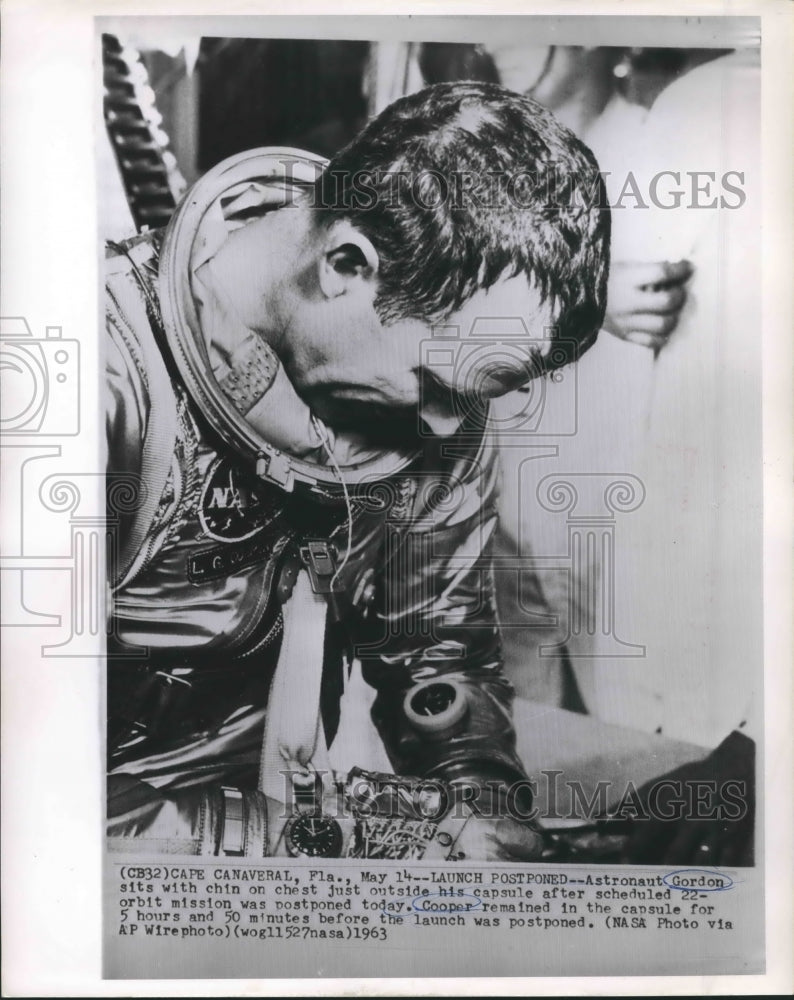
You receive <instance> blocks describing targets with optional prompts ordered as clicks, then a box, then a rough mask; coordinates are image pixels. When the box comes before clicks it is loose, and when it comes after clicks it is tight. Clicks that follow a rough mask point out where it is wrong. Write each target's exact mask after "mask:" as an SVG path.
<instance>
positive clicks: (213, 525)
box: [199, 458, 281, 542]
mask: <svg viewBox="0 0 794 1000" xmlns="http://www.w3.org/2000/svg"><path fill="white" fill-rule="evenodd" d="M280 510H281V508H280V507H279V506H278V505H277V504H276V503H275V502H274V498H272V497H271V496H270V494H269V491H268V490H267V489H266V487H264V486H262V487H260V488H258V484H257V483H252V482H251V480H250V479H249V478H247V477H246V476H244V475H243V474H241V472H240V470H239V469H238V468H236V467H235V466H234V465H233V464H232V462H230V461H229V459H227V458H219V459H217V460H216V461H215V462H214V463H213V465H212V466H211V467H210V470H209V472H208V474H207V478H206V479H205V481H204V487H203V489H202V491H201V501H200V503H199V521H200V522H201V527H202V528H203V529H204V531H205V532H206V534H207V535H208V536H209V537H210V538H214V539H215V540H216V541H218V542H242V541H244V540H245V539H246V538H252V537H253V536H254V535H256V534H257V533H258V532H260V531H261V530H262V529H263V528H265V527H267V525H268V524H270V523H271V522H272V521H273V520H274V519H275V518H276V517H277V516H278V514H279V513H280Z"/></svg>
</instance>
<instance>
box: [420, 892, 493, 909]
mask: <svg viewBox="0 0 794 1000" xmlns="http://www.w3.org/2000/svg"><path fill="white" fill-rule="evenodd" d="M411 906H412V907H413V909H414V911H415V912H416V913H471V912H472V911H474V910H479V909H480V908H481V907H482V900H481V899H480V897H479V896H473V895H472V894H471V893H469V892H460V893H456V894H455V895H454V896H451V895H450V894H449V892H444V891H442V892H431V893H429V894H428V895H426V896H414V898H413V899H412V900H411Z"/></svg>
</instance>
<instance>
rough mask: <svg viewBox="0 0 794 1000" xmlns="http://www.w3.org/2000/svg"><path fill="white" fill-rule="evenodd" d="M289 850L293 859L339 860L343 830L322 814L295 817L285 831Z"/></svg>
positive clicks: (304, 814)
mask: <svg viewBox="0 0 794 1000" xmlns="http://www.w3.org/2000/svg"><path fill="white" fill-rule="evenodd" d="M284 839H285V841H286V844H287V850H288V851H289V853H290V854H291V855H292V856H293V857H298V855H300V854H304V855H306V856H307V857H310V858H338V857H339V856H340V854H341V853H342V828H341V827H340V825H339V824H338V823H337V821H336V820H335V819H332V818H331V817H330V816H324V815H323V814H322V813H303V814H302V815H301V816H293V817H292V819H291V820H289V821H288V823H287V826H286V828H285V830H284Z"/></svg>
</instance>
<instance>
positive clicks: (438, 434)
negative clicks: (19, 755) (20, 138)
mask: <svg viewBox="0 0 794 1000" xmlns="http://www.w3.org/2000/svg"><path fill="white" fill-rule="evenodd" d="M112 13H113V12H112V11H105V12H103V14H102V15H101V16H97V17H95V18H93V19H92V25H91V27H92V38H91V51H92V54H93V72H92V80H91V88H90V89H91V91H92V93H91V95H90V99H91V101H92V131H93V137H94V141H93V146H92V148H91V149H90V150H89V151H87V152H86V153H85V155H86V156H90V159H91V162H92V167H93V190H94V209H95V210H94V211H93V213H92V215H91V219H92V221H93V229H92V233H93V239H94V241H95V251H96V252H95V259H96V261H97V265H96V271H95V274H96V281H95V284H94V287H93V289H92V288H90V287H84V286H85V285H86V284H87V283H86V282H82V283H81V286H80V293H79V294H80V295H81V296H85V297H86V300H87V301H88V308H89V309H91V308H92V306H91V303H90V296H91V295H92V294H93V296H94V303H95V306H94V307H93V308H94V312H95V315H96V317H97V320H96V328H95V329H94V330H89V331H85V332H79V331H76V330H75V329H74V328H73V327H72V326H70V325H69V323H68V320H67V319H64V320H61V319H60V318H59V317H55V316H52V317H46V318H45V320H44V321H43V322H41V321H40V320H39V318H38V314H36V313H34V312H33V311H32V309H31V310H29V311H28V312H26V313H25V315H24V316H23V315H22V313H23V312H24V310H25V307H24V304H20V305H18V304H17V302H16V300H14V301H9V300H10V299H11V296H9V297H8V300H7V302H4V303H3V310H2V316H3V319H2V352H3V360H2V370H3V371H2V374H3V388H4V404H3V415H2V437H3V442H2V443H3V445H4V448H3V461H4V465H5V470H6V472H5V474H4V482H5V483H6V484H7V485H6V487H5V488H4V492H6V500H5V501H4V508H5V510H4V543H6V539H8V540H9V542H8V543H7V544H4V555H3V564H2V568H3V584H4V595H5V596H4V607H3V625H4V626H8V629H6V628H4V633H5V637H7V636H8V635H9V634H10V633H12V632H13V639H14V640H15V641H17V642H18V641H19V640H20V637H24V636H26V635H30V636H31V637H32V639H31V646H32V647H34V646H35V649H36V653H35V655H36V656H39V655H41V657H43V658H47V657H49V658H51V659H50V660H49V661H48V662H50V663H51V664H53V665H55V664H57V665H58V666H59V669H60V671H61V672H63V671H68V670H79V669H82V667H83V666H84V665H85V669H86V671H87V672H89V671H90V672H93V674H94V675H95V678H96V680H95V683H96V690H97V692H98V695H97V704H96V705H95V706H94V707H93V709H92V711H93V713H94V715H95V717H96V719H97V720H98V721H97V722H96V726H98V732H97V736H96V738H95V742H94V744H92V746H95V747H96V748H98V751H97V752H95V753H94V756H95V759H94V760H93V761H91V760H88V761H87V766H88V767H91V768H94V770H95V772H96V774H97V780H96V781H95V782H94V784H93V785H92V787H93V789H94V790H93V791H92V793H91V794H92V795H93V796H94V797H95V798H96V799H97V805H99V804H100V803H101V813H102V815H101V817H99V816H98V817H97V820H98V822H97V829H96V831H95V834H96V837H97V840H96V847H95V852H96V853H95V863H96V865H98V866H99V867H101V885H100V884H99V883H96V882H93V883H92V886H94V887H95V888H96V887H98V889H99V894H98V898H97V899H96V900H94V902H93V904H92V905H95V906H96V907H101V917H100V920H101V927H100V931H101V940H102V960H101V962H102V973H101V975H102V977H103V978H104V979H106V980H108V981H114V980H115V981H119V980H128V981H131V982H133V983H142V982H143V981H145V980H149V979H157V980H172V981H177V980H200V979H205V980H230V981H231V980H238V981H239V980H246V981H247V982H256V981H266V980H277V979H280V980H291V979H298V978H306V977H309V978H316V977H319V978H321V979H323V978H325V979H328V981H329V982H332V981H333V980H335V979H341V978H352V979H356V978H371V979H379V980H381V979H382V980H383V981H384V983H385V982H387V981H388V980H390V979H398V978H403V977H406V976H411V977H431V979H430V980H428V981H427V982H428V983H431V982H432V977H445V978H457V977H474V978H472V979H471V980H470V986H469V989H470V990H474V991H475V992H477V991H478V986H477V985H476V984H477V982H478V981H479V980H481V981H482V982H486V981H487V982H491V983H493V984H496V983H498V981H499V978H500V977H518V978H516V981H519V979H520V980H521V981H522V982H523V981H527V982H529V981H530V979H531V977H535V978H538V979H539V977H574V976H580V977H587V976H596V977H597V976H601V977H608V976H695V977H703V976H706V977H715V976H716V977H719V976H729V975H736V976H743V977H747V981H748V982H749V980H750V978H752V977H757V976H761V975H762V974H763V973H764V972H765V971H768V970H769V967H768V964H767V960H766V953H767V948H766V944H765V942H766V941H767V939H768V933H770V929H769V926H768V921H769V912H770V911H769V899H768V898H767V896H766V894H765V873H766V874H768V868H769V864H770V862H771V861H772V860H774V859H773V858H771V857H770V853H769V849H768V846H767V847H765V830H766V825H767V822H768V820H767V815H768V808H769V803H768V793H767V796H766V797H765V796H764V787H765V786H764V767H765V763H767V764H768V762H769V760H770V759H773V758H774V755H775V753H776V750H775V749H774V748H773V747H770V746H769V745H768V743H766V742H765V735H766V729H765V721H764V720H765V698H766V700H767V702H768V699H769V694H768V693H767V694H766V695H765V691H767V692H768V682H766V683H765V663H766V666H767V671H768V670H769V669H770V668H769V655H770V654H769V649H770V647H769V641H770V637H769V623H768V615H769V605H768V604H765V601H768V595H769V586H768V583H767V588H766V593H765V552H766V556H767V559H768V558H769V502H770V497H771V496H773V495H774V491H773V492H772V493H770V491H769V486H768V483H767V485H766V493H765V474H768V471H769V468H768V466H769V462H768V460H765V452H764V447H765V446H766V447H767V448H768V447H769V442H770V432H769V428H770V424H769V415H768V410H767V411H765V409H764V406H765V401H766V403H767V404H768V400H769V398H770V397H769V396H767V395H765V385H767V384H768V383H766V382H765V377H766V376H765V369H764V367H763V358H764V355H763V352H762V349H761V348H762V323H766V322H767V321H768V307H769V302H768V300H765V298H764V288H765V287H768V286H765V281H767V282H768V275H767V270H768V267H769V264H768V261H769V256H768V246H767V245H766V244H765V243H764V239H766V238H768V232H767V231H765V230H764V228H763V226H762V222H763V220H764V218H765V216H764V215H763V211H764V208H765V199H766V197H767V192H766V190H765V189H764V178H765V177H767V176H769V174H768V171H769V170H770V169H771V167H770V164H769V163H768V162H767V161H766V160H764V159H763V158H762V146H763V128H764V126H763V121H764V119H763V116H762V104H761V81H762V69H763V66H762V62H763V61H762V41H763V38H762V19H761V17H759V16H740V15H739V14H731V15H730V16H711V17H686V16H665V17H662V16H655V15H653V14H639V13H638V14H636V15H634V16H624V17H615V16H588V15H581V16H575V15H568V16H557V15H552V14H535V15H533V14H524V15H501V16H497V15H494V16H485V15H482V14H481V15H476V16H462V15H458V14H450V15H449V16H446V17H441V16H413V17H399V16H392V15H389V16H385V15H384V16H377V17H374V16H368V17H367V16H362V17H353V16H345V15H337V16H332V15H328V16H319V17H316V18H315V17H300V16H294V17H285V16H280V17H272V16H271V17H268V16H254V15H250V16H245V17H228V16H220V15H215V14H214V15H202V16H182V15H179V14H176V13H171V14H168V15H166V14H162V15H158V16H151V15H149V16H143V12H141V13H140V14H135V15H133V14H128V15H126V16H111V15H112ZM81 92H82V93H83V95H84V98H85V99H86V100H87V99H88V96H89V95H88V87H87V86H85V87H83V89H82V91H81ZM765 170H766V171H767V173H765V172H764V171H765ZM86 245H87V244H86ZM56 320H57V322H58V325H57V326H56V325H51V324H55V322H56ZM86 435H89V437H88V438H86ZM86 440H90V441H92V442H94V443H95V451H94V453H93V457H92V458H91V462H92V465H91V466H90V467H89V469H88V471H85V470H84V469H82V467H81V466H80V465H79V463H78V462H77V461H76V460H73V458H72V454H73V452H72V450H71V449H72V446H73V445H75V444H76V443H77V442H78V441H81V442H85V441H86ZM767 454H768V453H767ZM81 469H82V471H78V470H81ZM765 501H766V505H767V506H766V508H765ZM9 510H10V511H11V513H10V516H6V515H7V514H8V511H9ZM765 518H766V521H765ZM7 526H8V527H7ZM59 533H60V540H59V541H58V542H57V543H56V542H54V541H53V539H54V538H55V537H56V536H58V534H59ZM781 538H782V539H785V535H782V536H781ZM765 545H766V549H765ZM56 548H57V549H58V551H57V553H56ZM61 582H62V583H63V586H62V587H61ZM56 587H57V588H59V589H58V591H57V592H58V593H59V594H61V596H62V597H63V603H62V604H61V605H58V606H57V607H56V605H55V603H54V601H55V595H56V589H55V588H56ZM765 615H766V616H767V623H766V627H765ZM46 629H49V631H46ZM5 637H4V638H5ZM14 649H16V647H14ZM39 650H40V654H39V652H38V651H39ZM4 659H5V657H4ZM782 665H783V661H781V662H780V663H778V664H777V668H776V669H780V667H781V666H782ZM767 676H768V674H767ZM766 708H767V711H768V705H766ZM91 752H94V751H91ZM770 755H771V757H770ZM86 756H90V754H88V753H87V754H86ZM100 775H101V780H100V778H99V776H100ZM785 781H787V782H788V783H789V784H790V775H788V776H787V778H786V779H785ZM789 819H790V817H789ZM767 843H768V842H767ZM97 870H98V869H97ZM771 933H775V929H774V928H773V929H772V931H771ZM511 981H512V980H511ZM592 982H594V983H597V980H592ZM563 984H564V981H563ZM562 988H563V989H565V986H564V985H563V987H562ZM231 989H232V991H234V990H235V986H234V984H232V986H231ZM590 989H591V991H593V990H596V991H598V990H599V989H600V988H599V987H598V986H597V985H595V986H591V987H590ZM428 991H429V992H430V993H431V994H432V993H433V987H432V985H428V986H426V987H425V992H428ZM20 995H22V994H20Z"/></svg>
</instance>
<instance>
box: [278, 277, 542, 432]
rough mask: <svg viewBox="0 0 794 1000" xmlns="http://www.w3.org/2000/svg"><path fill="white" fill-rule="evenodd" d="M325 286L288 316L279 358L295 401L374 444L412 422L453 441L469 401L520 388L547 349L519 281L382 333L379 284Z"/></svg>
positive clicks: (534, 303) (538, 315) (349, 281)
mask: <svg viewBox="0 0 794 1000" xmlns="http://www.w3.org/2000/svg"><path fill="white" fill-rule="evenodd" d="M357 259H359V260H360V258H357ZM342 266H343V267H350V266H352V265H350V262H348V263H347V264H343V265H342ZM326 279H327V280H325V281H324V286H325V291H326V294H324V295H322V296H315V297H314V298H313V299H312V298H305V299H303V300H302V301H301V302H300V303H299V305H297V306H296V308H294V309H293V310H292V314H291V318H290V322H289V325H288V327H287V329H286V330H285V335H284V338H283V340H282V347H283V350H282V353H281V357H282V362H283V363H284V365H285V368H286V370H287V374H288V375H289V377H290V379H291V381H292V383H293V384H294V385H295V387H296V389H297V390H298V392H299V393H300V394H301V396H302V397H303V398H304V399H305V400H306V402H308V403H309V405H310V406H311V407H312V409H313V410H314V412H315V413H316V414H317V416H318V417H320V418H321V419H322V420H324V421H325V422H326V423H328V424H330V425H331V426H333V427H336V428H338V429H346V428H347V429H351V430H352V429H355V430H357V431H358V432H365V433H366V432H367V430H369V429H371V430H372V432H373V434H377V433H378V432H379V430H382V429H383V428H384V427H387V426H389V425H392V426H394V425H395V424H397V423H400V421H401V419H404V420H407V421H412V422H413V424H414V426H416V423H417V415H418V416H420V417H421V418H422V420H423V421H424V423H425V425H426V426H427V427H428V428H429V429H430V430H431V431H432V432H433V433H434V434H438V435H446V434H451V433H453V432H454V431H455V430H456V429H457V427H458V426H459V424H460V420H461V414H462V413H463V412H466V408H467V405H466V404H467V402H468V401H469V400H471V399H472V398H473V397H476V398H477V400H479V401H485V400H488V399H490V398H493V397H496V396H500V395H503V394H504V393H506V392H509V391H510V390H511V389H515V388H518V387H519V386H521V385H523V384H525V383H526V382H527V381H528V380H529V379H530V378H531V377H532V375H533V374H535V373H536V371H537V366H536V365H535V366H533V364H532V359H533V357H536V356H537V355H538V354H545V352H546V351H547V350H548V347H549V341H548V340H544V339H543V336H544V325H547V323H548V318H547V317H545V316H544V314H545V313H546V310H545V309H543V308H541V306H540V302H539V296H538V294H537V292H536V291H535V290H534V289H532V288H531V287H530V286H529V284H528V283H527V280H526V278H525V277H524V276H523V275H519V276H516V277H510V278H504V279H502V280H500V281H498V282H497V283H496V284H495V285H493V286H492V287H491V288H489V289H487V290H485V289H482V290H480V291H478V292H476V293H475V294H474V295H473V296H472V297H471V298H470V299H469V300H468V301H467V302H466V303H465V304H464V305H463V307H462V308H461V309H459V310H457V311H456V312H454V313H452V314H451V315H449V316H448V317H447V318H446V320H445V321H444V323H443V324H442V325H440V326H436V327H433V326H432V325H431V324H429V323H425V322H423V321H419V320H414V319H410V320H400V321H397V322H394V323H388V324H383V323H381V322H380V319H379V318H378V315H377V312H376V310H375V308H374V301H375V295H376V292H377V284H376V281H374V280H373V281H369V280H367V277H366V275H364V274H363V273H360V274H359V275H358V277H357V278H356V277H353V278H351V277H350V276H349V275H348V276H345V277H343V278H340V277H339V275H335V274H329V275H326ZM533 338H537V342H536V343H532V340H533ZM533 367H534V370H533Z"/></svg>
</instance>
